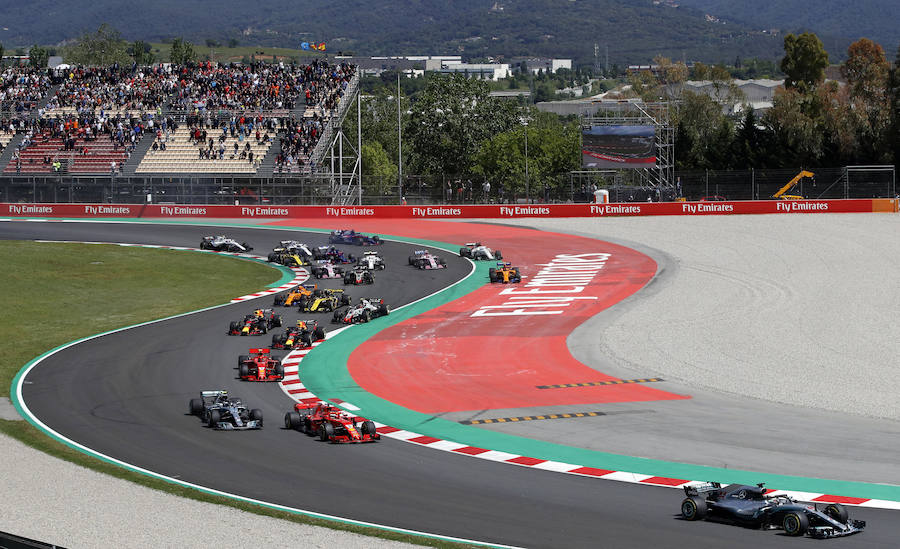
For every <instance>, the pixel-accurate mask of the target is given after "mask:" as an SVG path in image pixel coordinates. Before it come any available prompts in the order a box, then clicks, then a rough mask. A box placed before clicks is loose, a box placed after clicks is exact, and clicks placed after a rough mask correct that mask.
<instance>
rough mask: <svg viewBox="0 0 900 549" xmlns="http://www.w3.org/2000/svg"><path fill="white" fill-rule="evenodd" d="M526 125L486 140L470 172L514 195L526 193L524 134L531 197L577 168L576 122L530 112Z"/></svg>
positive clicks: (550, 186)
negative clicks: (526, 143)
mask: <svg viewBox="0 0 900 549" xmlns="http://www.w3.org/2000/svg"><path fill="white" fill-rule="evenodd" d="M528 118H529V119H530V121H529V123H528V125H527V126H519V127H516V128H512V129H510V130H509V131H506V132H501V133H498V134H496V135H494V136H492V137H490V138H488V139H486V140H485V141H484V142H483V143H482V144H481V146H480V147H479V149H478V152H477V153H476V154H475V158H474V165H473V167H472V172H473V173H476V174H479V175H483V176H485V177H486V178H487V179H488V180H489V181H493V182H494V183H502V184H503V186H504V188H506V189H507V190H508V191H510V192H512V193H513V194H515V195H520V194H523V193H524V191H525V187H526V185H525V181H526V179H525V164H526V156H525V134H526V132H527V134H528V156H527V163H528V187H529V193H530V194H531V196H535V195H537V194H539V192H540V191H539V189H541V188H543V187H549V188H553V187H554V186H555V185H556V181H555V180H554V179H553V176H555V175H558V174H561V173H566V172H569V171H571V170H577V169H578V168H579V166H580V162H581V157H580V156H579V154H578V152H579V139H580V137H581V135H580V134H581V130H580V127H579V125H578V123H577V122H573V123H569V124H563V122H562V121H560V119H559V117H558V116H557V115H555V114H553V113H546V112H539V111H537V110H534V109H533V110H531V111H530V112H529V113H528Z"/></svg>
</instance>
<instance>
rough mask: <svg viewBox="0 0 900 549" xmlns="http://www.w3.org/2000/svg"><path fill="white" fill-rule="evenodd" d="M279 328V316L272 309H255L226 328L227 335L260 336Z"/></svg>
mask: <svg viewBox="0 0 900 549" xmlns="http://www.w3.org/2000/svg"><path fill="white" fill-rule="evenodd" d="M279 326H281V315H277V314H275V311H273V310H272V309H257V310H255V311H253V312H252V313H250V314H249V315H246V316H245V317H244V320H238V321H234V322H232V323H231V324H230V325H229V326H228V335H242V336H243V335H262V334H265V333H267V332H268V331H269V330H271V329H272V328H277V327H279Z"/></svg>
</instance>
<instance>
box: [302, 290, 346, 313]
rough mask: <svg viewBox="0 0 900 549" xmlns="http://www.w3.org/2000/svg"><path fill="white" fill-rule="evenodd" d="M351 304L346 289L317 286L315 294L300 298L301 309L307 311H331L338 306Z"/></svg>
mask: <svg viewBox="0 0 900 549" xmlns="http://www.w3.org/2000/svg"><path fill="white" fill-rule="evenodd" d="M344 305H350V296H349V295H347V294H346V293H344V290H333V289H331V288H317V289H315V290H313V295H312V296H310V297H305V298H303V299H301V300H300V302H299V303H298V306H299V307H300V310H301V311H303V312H307V313H329V312H331V311H333V310H335V309H337V308H338V307H343V306H344Z"/></svg>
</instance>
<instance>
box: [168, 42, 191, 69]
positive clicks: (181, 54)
mask: <svg viewBox="0 0 900 549" xmlns="http://www.w3.org/2000/svg"><path fill="white" fill-rule="evenodd" d="M194 57H195V55H194V45H193V44H191V43H190V42H185V41H184V39H183V38H181V37H178V38H176V39H175V40H173V41H172V51H171V52H170V53H169V60H170V61H171V62H172V63H175V64H176V65H187V64H188V63H191V62H192V61H193V60H194Z"/></svg>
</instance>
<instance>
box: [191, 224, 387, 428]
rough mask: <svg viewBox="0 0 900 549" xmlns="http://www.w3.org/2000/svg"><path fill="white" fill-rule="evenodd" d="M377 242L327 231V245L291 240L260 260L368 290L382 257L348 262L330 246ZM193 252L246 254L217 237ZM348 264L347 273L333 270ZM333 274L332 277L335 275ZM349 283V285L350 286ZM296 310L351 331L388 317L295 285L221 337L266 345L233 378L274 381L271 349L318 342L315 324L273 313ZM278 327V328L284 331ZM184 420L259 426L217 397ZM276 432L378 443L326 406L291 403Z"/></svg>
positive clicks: (195, 406)
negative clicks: (267, 341) (327, 316)
mask: <svg viewBox="0 0 900 549" xmlns="http://www.w3.org/2000/svg"><path fill="white" fill-rule="evenodd" d="M382 243H383V241H382V240H381V239H380V238H379V237H377V236H367V235H363V234H360V233H357V232H355V231H346V230H344V231H332V233H331V234H330V235H329V245H328V246H309V245H307V244H305V243H302V242H297V241H281V242H279V244H278V245H277V246H275V247H274V248H273V250H272V252H271V253H269V255H268V260H269V261H270V262H273V263H280V264H282V265H286V266H289V267H295V268H297V267H304V268H307V269H309V270H310V272H311V274H312V275H313V276H315V277H316V278H318V279H320V280H321V279H324V280H327V279H330V278H342V279H343V281H344V283H345V284H371V283H373V282H374V274H373V271H376V270H384V269H385V268H386V263H385V261H384V258H383V257H382V256H381V255H380V254H378V253H377V252H375V251H366V252H364V253H363V254H362V255H359V256H357V257H354V256H353V254H350V253H344V252H343V251H341V250H339V249H337V248H336V247H335V246H334V244H352V245H359V246H377V245H380V244H382ZM201 248H203V249H206V250H213V251H223V252H230V253H245V252H247V251H249V250H251V249H252V248H251V247H250V246H248V245H247V244H246V243H238V242H237V241H236V240H234V239H230V238H228V237H225V236H216V237H204V238H203V240H202V241H201ZM349 263H353V264H354V265H353V267H352V269H349V270H345V269H344V268H343V267H342V266H341V265H346V264H349ZM335 273H338V274H339V275H340V276H335ZM351 278H352V279H351ZM281 308H285V309H287V310H288V311H290V310H293V309H296V310H297V311H299V312H301V313H331V314H332V317H331V320H332V322H333V323H338V324H358V323H364V322H368V321H370V320H372V319H374V318H377V317H380V316H385V315H387V314H390V307H389V306H388V305H387V304H386V303H385V302H384V300H383V299H381V298H373V297H363V298H361V299H360V300H359V302H358V303H357V304H355V305H354V304H352V301H351V298H350V295H349V294H347V293H346V292H345V291H344V290H343V289H338V288H324V287H321V288H320V287H319V285H318V284H313V285H304V284H301V285H298V286H295V287H293V288H291V289H289V290H287V291H286V292H282V293H279V294H277V295H276V296H275V300H274V302H273V304H272V306H271V307H269V308H258V309H255V310H253V311H252V312H251V313H248V314H246V315H244V317H243V318H242V319H241V320H236V321H232V322H230V323H229V327H228V332H227V333H228V334H229V335H235V336H242V335H245V336H261V335H265V334H268V333H269V332H274V331H275V330H276V329H277V328H282V327H284V330H282V331H278V332H275V333H272V340H271V345H270V346H269V347H266V348H261V347H260V348H251V349H250V350H249V354H245V355H244V354H242V355H240V356H239V357H238V360H237V370H238V377H239V378H240V379H241V380H244V381H248V382H280V381H283V380H284V376H285V372H284V365H283V364H282V359H281V357H278V356H274V355H273V354H272V350H273V349H284V350H295V349H305V348H311V347H312V346H313V345H314V344H316V343H318V342H320V341H322V340H324V339H325V335H326V333H325V329H324V327H323V326H321V325H320V324H319V321H318V320H316V319H303V318H301V319H298V320H297V321H296V322H295V324H294V325H288V324H289V323H288V322H286V321H285V320H284V318H283V314H282V313H281V312H279V311H278V309H281ZM285 326H286V327H285ZM189 409H190V413H191V414H193V415H195V416H198V417H199V418H200V419H201V420H202V421H203V423H204V424H205V425H207V426H208V427H210V428H212V429H217V430H228V431H242V430H253V429H261V428H262V427H263V417H262V411H261V410H259V409H251V408H248V407H247V406H246V405H245V404H244V403H243V401H242V399H240V398H237V397H234V396H232V395H230V394H229V393H228V391H225V390H216V391H202V392H201V393H200V397H199V398H193V399H191V400H190V402H189ZM284 426H285V428H287V429H293V430H297V431H300V432H302V433H306V434H308V435H311V436H317V437H319V439H320V440H322V441H328V442H338V443H340V442H374V441H377V440H379V439H380V438H381V435H380V434H378V432H377V431H376V429H375V424H374V423H373V422H372V421H369V420H367V419H365V418H362V417H358V416H354V415H352V414H349V413H347V412H345V411H344V410H342V409H340V408H339V407H337V406H334V405H332V404H329V403H327V402H318V403H298V404H296V405H295V406H294V407H293V408H292V409H291V410H290V411H289V412H288V413H286V414H285V417H284Z"/></svg>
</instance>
